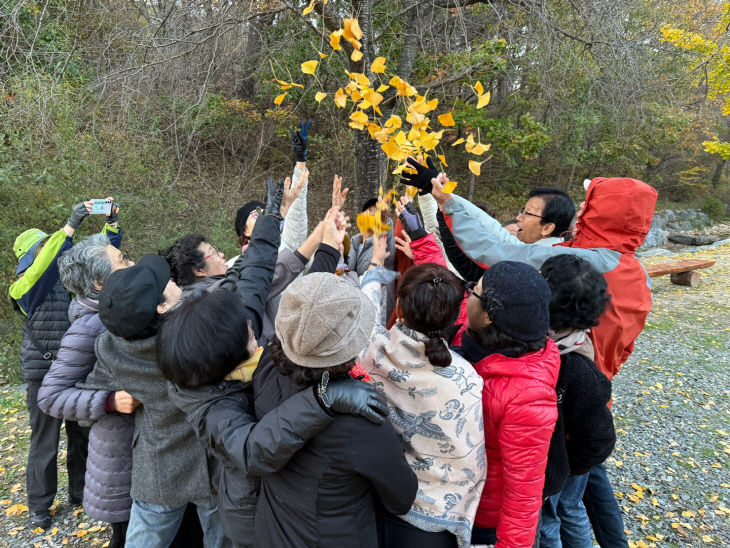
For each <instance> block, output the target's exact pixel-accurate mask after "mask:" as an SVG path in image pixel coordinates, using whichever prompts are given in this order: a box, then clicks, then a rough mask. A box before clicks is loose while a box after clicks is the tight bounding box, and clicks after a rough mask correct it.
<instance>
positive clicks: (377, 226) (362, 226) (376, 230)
mask: <svg viewBox="0 0 730 548" xmlns="http://www.w3.org/2000/svg"><path fill="white" fill-rule="evenodd" d="M380 203H383V204H385V202H380ZM386 207H387V204H386ZM357 228H358V230H360V232H362V233H363V234H367V233H368V232H372V233H373V234H375V235H380V234H386V233H387V232H388V231H389V230H390V223H384V222H383V215H382V211H378V212H376V213H375V214H372V213H369V212H367V211H363V212H362V213H360V214H359V215H358V216H357Z"/></svg>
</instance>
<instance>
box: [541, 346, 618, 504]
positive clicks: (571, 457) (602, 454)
mask: <svg viewBox="0 0 730 548" xmlns="http://www.w3.org/2000/svg"><path fill="white" fill-rule="evenodd" d="M555 391H556V392H557V394H558V421H557V423H556V425H555V430H554V431H553V437H552V439H551V440H550V450H549V452H548V462H547V468H546V470H545V487H544V490H543V494H544V495H545V496H549V495H554V494H556V493H559V492H560V491H561V490H562V488H563V486H564V485H565V482H566V481H567V479H568V476H578V475H582V474H585V473H587V472H588V471H589V470H590V469H591V468H593V467H594V466H597V465H599V464H601V463H602V462H603V461H604V460H606V459H607V458H608V457H609V455H610V454H611V452H612V451H613V447H614V445H615V444H616V432H615V431H614V428H613V417H612V415H611V410H610V409H609V408H608V402H609V401H610V400H611V381H609V380H608V378H607V377H606V376H605V375H604V374H603V373H601V372H600V371H599V370H598V368H597V367H596V364H595V363H593V362H592V361H591V360H590V359H588V358H586V357H585V356H582V355H580V354H576V353H575V352H570V353H568V354H563V355H562V356H560V375H559V376H558V384H557V386H556V387H555Z"/></svg>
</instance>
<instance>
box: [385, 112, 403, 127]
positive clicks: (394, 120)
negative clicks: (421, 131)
mask: <svg viewBox="0 0 730 548" xmlns="http://www.w3.org/2000/svg"><path fill="white" fill-rule="evenodd" d="M402 125H403V120H401V118H400V116H397V115H395V114H393V115H392V116H391V117H390V118H388V121H387V122H385V127H389V128H391V129H393V130H396V129H398V128H399V127H401V126H402Z"/></svg>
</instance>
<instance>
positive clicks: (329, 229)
mask: <svg viewBox="0 0 730 548" xmlns="http://www.w3.org/2000/svg"><path fill="white" fill-rule="evenodd" d="M349 227H350V223H349V218H348V217H345V215H344V214H343V213H342V211H341V210H340V208H339V207H338V206H334V207H332V208H330V210H329V211H328V212H327V215H325V217H324V221H322V243H323V244H327V245H328V246H330V247H333V248H335V249H339V247H340V245H341V244H342V242H343V240H344V239H345V235H346V234H347V229H348V228H349Z"/></svg>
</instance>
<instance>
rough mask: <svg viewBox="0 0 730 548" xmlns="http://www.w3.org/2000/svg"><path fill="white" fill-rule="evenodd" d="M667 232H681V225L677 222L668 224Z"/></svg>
mask: <svg viewBox="0 0 730 548" xmlns="http://www.w3.org/2000/svg"><path fill="white" fill-rule="evenodd" d="M664 228H666V229H667V230H673V231H674V232H680V231H681V230H682V229H681V228H680V226H679V224H677V223H675V222H671V223H667V226H665V227H664Z"/></svg>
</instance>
